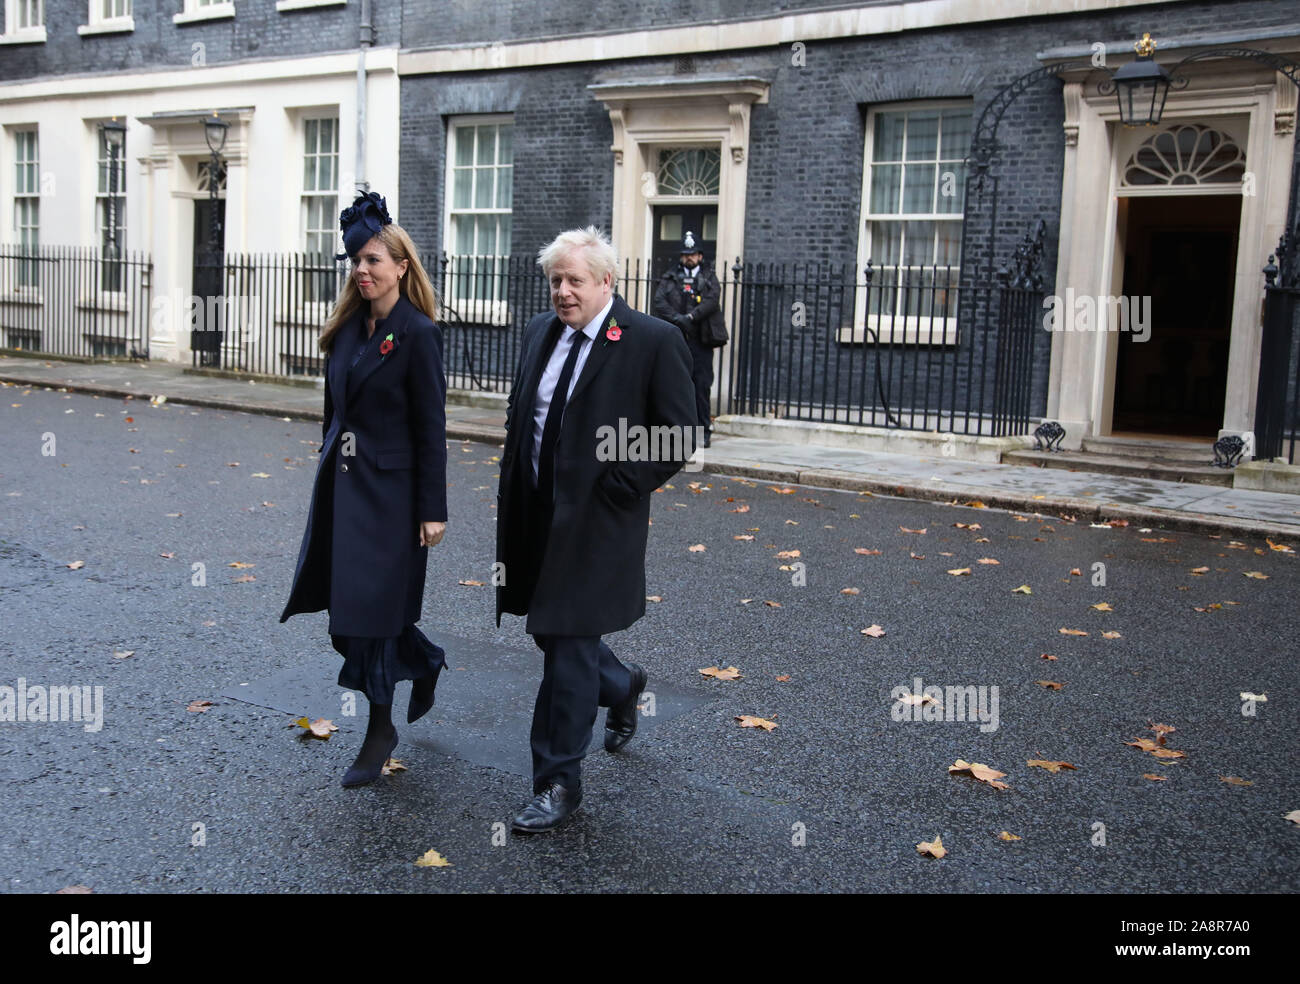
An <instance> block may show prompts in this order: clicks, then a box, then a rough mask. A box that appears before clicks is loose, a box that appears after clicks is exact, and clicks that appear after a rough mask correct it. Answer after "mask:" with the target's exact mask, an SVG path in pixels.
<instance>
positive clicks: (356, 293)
mask: <svg viewBox="0 0 1300 984" xmlns="http://www.w3.org/2000/svg"><path fill="white" fill-rule="evenodd" d="M376 238H378V239H379V241H380V242H382V243H383V244H384V247H385V248H386V249H387V250H388V255H389V256H391V257H392V258H393V262H394V263H401V262H402V261H403V260H406V261H408V263H409V265H408V266H407V268H406V274H405V275H404V276H403V277H402V279H401V280H399V281H398V282H397V289H398V290H399V291H400V292H401V295H402V296H403V297H405V298H406V299H407V300H408V301H410V302H411V303H412V304H414V305H415V306H416V308H417V309H418V310H420V311H421V312H422V313H423V314H425V315H426V316H427V317H428V318H429V320H430V321H437V320H438V294H437V291H435V290H434V289H433V284H432V283H430V282H429V275H428V274H427V273H425V271H424V266H423V264H421V263H420V254H419V253H418V252H416V249H415V243H413V242H412V241H411V237H410V236H409V235H408V234H407V232H406V230H405V229H403V228H402V227H401V226H399V225H398V224H397V223H396V222H390V223H388V224H387V225H383V226H380V227H379V232H378V233H377V234H376ZM369 304H370V302H369V301H367V300H366V299H365V298H364V297H362V296H361V291H360V290H358V289H357V282H356V279H355V278H354V277H353V276H352V274H351V273H350V272H349V274H348V280H347V283H345V284H344V285H343V290H342V292H341V293H340V294H339V299H338V303H337V304H335V305H334V310H333V311H332V312H330V316H329V318H328V319H327V320H326V322H325V327H324V328H323V329H322V330H321V333H320V343H319V344H320V348H321V351H322V352H328V351H329V350H330V349H331V347H332V346H333V344H334V336H335V335H336V334H337V333H338V330H339V328H341V327H342V326H343V325H344V324H345V323H346V322H347V320H348V319H349V318H351V317H352V316H353V315H354V314H356V313H357V311H358V310H360V309H361V308H362V306H363V305H364V306H366V307H367V308H368V307H369Z"/></svg>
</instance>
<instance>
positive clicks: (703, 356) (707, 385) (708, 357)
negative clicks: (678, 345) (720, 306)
mask: <svg viewBox="0 0 1300 984" xmlns="http://www.w3.org/2000/svg"><path fill="white" fill-rule="evenodd" d="M682 334H683V335H685V336H686V347H687V348H689V349H690V350H691V379H692V381H693V382H694V383H695V422H696V423H697V424H699V425H700V426H701V427H703V428H704V429H705V430H706V431H711V430H713V423H712V421H710V420H709V394H710V392H711V391H712V389H713V349H711V348H709V347H708V346H707V345H704V344H703V343H701V342H700V328H699V326H698V325H692V326H691V328H690V330H689V331H684V332H682Z"/></svg>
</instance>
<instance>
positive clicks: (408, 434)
mask: <svg viewBox="0 0 1300 984" xmlns="http://www.w3.org/2000/svg"><path fill="white" fill-rule="evenodd" d="M340 224H341V225H342V228H343V245H344V248H345V249H346V251H347V255H348V256H349V257H350V258H351V260H352V274H351V276H350V277H349V278H348V281H347V284H346V285H345V286H344V288H343V291H342V294H341V295H340V297H339V301H338V304H337V305H336V306H335V308H334V311H333V313H332V314H331V315H330V317H329V320H328V321H327V322H326V324H325V328H324V330H323V331H322V332H321V337H320V346H321V349H322V350H323V351H325V352H326V353H327V355H326V359H325V423H324V426H323V428H322V434H323V441H324V443H323V446H322V447H321V454H320V462H319V465H318V467H317V472H316V481H315V485H314V486H313V489H312V498H311V511H310V513H309V514H308V517H307V530H306V533H304V534H303V539H302V548H301V550H300V551H299V554H298V566H297V570H296V571H295V572H294V578H293V588H292V589H291V590H290V593H289V601H288V603H287V604H286V605H285V607H284V612H283V614H281V616H280V621H281V622H284V621H286V620H287V619H288V618H289V616H291V615H296V614H299V613H301V612H318V611H321V610H322V609H326V608H328V609H329V616H330V618H329V632H330V640H331V642H332V643H333V645H334V648H335V649H336V650H337V651H338V652H339V654H340V655H342V656H343V660H344V662H343V668H342V669H341V670H340V672H339V680H338V682H339V686H341V687H345V688H347V689H349V690H360V691H362V692H363V693H365V695H366V697H367V698H368V699H369V701H370V720H369V724H368V726H367V728H366V737H365V739H364V741H363V742H362V745H361V751H360V753H359V754H358V755H357V758H356V761H355V762H353V764H352V767H351V768H349V769H348V771H347V772H346V773H345V774H344V776H343V785H344V786H359V785H361V784H363V783H367V782H371V781H373V780H374V779H376V778H378V776H379V774H380V772H381V770H382V768H383V765H384V762H385V761H386V760H387V759H388V757H389V756H390V755H391V754H392V752H393V749H395V748H396V747H397V740H398V739H397V730H396V729H395V728H394V727H393V722H392V717H391V709H392V703H393V688H394V685H395V684H396V683H397V681H399V680H411V681H413V682H412V686H411V699H410V705H409V706H408V708H407V715H406V719H407V721H408V722H413V721H415V720H417V719H418V718H419V717H421V716H422V715H423V714H425V713H426V712H427V711H428V710H429V708H430V707H432V706H433V694H434V687H435V685H436V683H437V680H438V674H439V672H440V671H441V670H442V669H443V667H444V666H445V665H446V661H445V659H444V654H443V651H442V650H441V649H440V648H439V647H438V646H436V645H434V644H433V643H432V642H430V641H429V640H428V639H427V638H425V636H424V634H423V633H421V632H420V630H419V629H417V628H416V627H415V624H414V623H415V622H417V621H418V620H419V618H420V607H421V602H422V600H423V597H424V575H425V566H426V563H427V560H428V548H429V547H431V546H434V545H436V544H437V543H438V542H439V541H440V540H441V539H442V535H443V531H444V529H445V526H446V522H447V444H446V438H447V435H446V403H445V400H446V390H447V383H446V378H445V376H444V374H443V364H442V333H441V331H440V330H439V328H438V325H437V323H436V322H435V320H434V315H435V311H436V300H435V295H434V291H433V287H432V285H431V284H430V283H429V278H428V275H427V274H426V273H425V272H424V268H423V267H422V266H421V265H420V258H419V256H418V255H417V253H416V250H415V246H414V244H413V243H412V242H411V238H410V236H408V235H407V233H406V232H405V231H404V230H403V229H402V228H401V227H400V226H398V225H396V224H395V223H393V221H392V219H391V218H390V217H389V215H388V209H387V207H386V203H385V201H384V199H383V198H381V197H380V196H379V195H377V194H375V193H374V192H370V193H369V194H367V195H362V196H360V197H358V198H357V200H356V201H355V202H354V203H353V204H352V206H351V207H350V208H348V209H345V210H344V211H343V213H342V215H341V216H340Z"/></svg>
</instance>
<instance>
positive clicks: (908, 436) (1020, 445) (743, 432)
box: [713, 414, 1034, 465]
mask: <svg viewBox="0 0 1300 984" xmlns="http://www.w3.org/2000/svg"><path fill="white" fill-rule="evenodd" d="M713 430H714V433H716V434H726V435H728V436H731V437H750V438H758V439H760V440H766V441H776V442H778V443H781V444H815V445H819V446H822V447H830V448H843V449H846V450H852V451H881V452H884V453H886V454H903V455H919V456H920V457H923V458H941V459H947V460H955V461H979V462H985V463H987V464H994V465H996V464H1000V463H1001V462H1002V460H1003V458H1004V456H1005V455H1007V454H1009V453H1011V452H1013V451H1019V450H1023V449H1025V448H1032V447H1033V446H1034V439H1033V438H1032V437H1029V436H1018V437H982V436H977V435H972V434H952V433H942V432H940V431H914V430H897V429H894V428H888V427H870V426H865V425H858V424H837V423H820V422H814V421H807V420H786V419H778V418H771V417H751V416H745V415H742V414H725V415H723V416H721V417H716V418H714V421H713Z"/></svg>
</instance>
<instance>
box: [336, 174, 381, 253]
mask: <svg viewBox="0 0 1300 984" xmlns="http://www.w3.org/2000/svg"><path fill="white" fill-rule="evenodd" d="M392 221H393V217H392V216H391V215H389V214H388V202H387V201H386V200H385V199H383V198H381V197H380V195H379V193H378V192H374V191H369V192H366V194H364V195H358V196H357V199H356V201H354V202H353V203H352V204H351V205H349V206H348V207H347V208H345V209H344V210H343V211H342V212H340V213H339V227H340V228H341V229H342V230H343V250H344V252H342V253H340V254H339V255H338V256H337V257H336V259H340V260H342V259H346V258H347V257H349V256H356V255H357V254H358V253H360V252H361V248H362V247H363V246H365V244H366V243H368V242H370V240H371V239H373V238H374V237H375V236H376V235H377V234H378V232H379V230H380V229H381V228H382V227H383V226H386V225H389V224H390V223H391V222H392Z"/></svg>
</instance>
